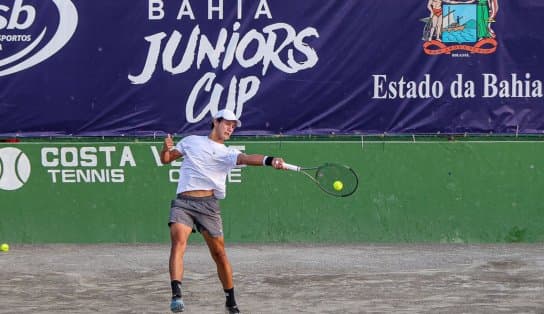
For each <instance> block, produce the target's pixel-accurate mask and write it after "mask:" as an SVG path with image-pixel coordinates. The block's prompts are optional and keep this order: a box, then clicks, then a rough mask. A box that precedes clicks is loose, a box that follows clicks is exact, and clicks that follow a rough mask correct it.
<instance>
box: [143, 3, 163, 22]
mask: <svg viewBox="0 0 544 314" xmlns="http://www.w3.org/2000/svg"><path fill="white" fill-rule="evenodd" d="M147 12H148V13H147V18H148V19H149V20H162V19H163V18H164V3H163V2H162V0H149V2H148V11H147Z"/></svg>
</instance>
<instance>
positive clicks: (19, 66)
mask: <svg viewBox="0 0 544 314" xmlns="http://www.w3.org/2000/svg"><path fill="white" fill-rule="evenodd" d="M542 16H544V2H542V1H540V0H517V1H507V0H458V1H446V0H406V1H398V0H312V1H288V0H206V1H204V0H198V1H197V0H179V1H172V0H116V1H108V0H93V1H84V0H9V1H6V0H0V135H1V136H64V135H92V136H119V135H127V136H145V135H153V134H162V133H178V134H186V133H190V132H197V133H199V132H200V133H204V132H207V131H208V130H209V126H210V117H211V115H210V113H215V112H216V111H217V110H220V109H223V108H229V109H231V110H232V111H234V112H235V113H236V115H237V116H238V117H239V118H240V120H241V121H242V123H243V125H242V127H241V128H240V129H239V130H238V131H237V134H245V135H254V134H279V133H281V134H330V133H335V134H368V133H384V132H387V133H409V134H411V133H436V132H441V133H465V132H468V133H489V132H492V133H542V132H543V131H544V100H543V99H544V98H543V97H544V95H543V90H542V89H543V88H542V80H544V61H543V60H544V59H543V58H542V56H543V55H544V45H543V43H544V32H542V31H541V30H540V20H541V19H542Z"/></svg>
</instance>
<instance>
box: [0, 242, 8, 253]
mask: <svg viewBox="0 0 544 314" xmlns="http://www.w3.org/2000/svg"><path fill="white" fill-rule="evenodd" d="M0 251H2V252H7V251H9V245H8V244H7V243H2V245H0Z"/></svg>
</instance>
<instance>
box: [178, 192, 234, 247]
mask: <svg viewBox="0 0 544 314" xmlns="http://www.w3.org/2000/svg"><path fill="white" fill-rule="evenodd" d="M173 223H181V224H184V225H187V226H189V227H191V228H193V229H194V228H195V227H196V229H197V230H198V232H200V233H202V230H206V231H208V233H209V234H210V235H211V236H212V237H220V236H223V220H222V219H221V209H220V208H219V202H218V201H217V199H216V198H215V197H214V196H209V197H191V196H184V195H178V197H177V198H176V199H175V200H172V203H171V207H170V220H169V221H168V225H169V226H170V225H171V224H173Z"/></svg>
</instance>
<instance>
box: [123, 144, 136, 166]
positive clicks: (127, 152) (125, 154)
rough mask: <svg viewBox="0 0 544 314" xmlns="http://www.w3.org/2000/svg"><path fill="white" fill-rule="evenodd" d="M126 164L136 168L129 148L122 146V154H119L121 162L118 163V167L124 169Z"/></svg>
mask: <svg viewBox="0 0 544 314" xmlns="http://www.w3.org/2000/svg"><path fill="white" fill-rule="evenodd" d="M127 162H128V163H129V164H130V166H131V167H135V166H136V160H134V156H133V155H132V151H131V150H130V147H129V146H124V147H123V152H122V153H121V160H120V161H119V167H124V166H125V165H126V164H127Z"/></svg>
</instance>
